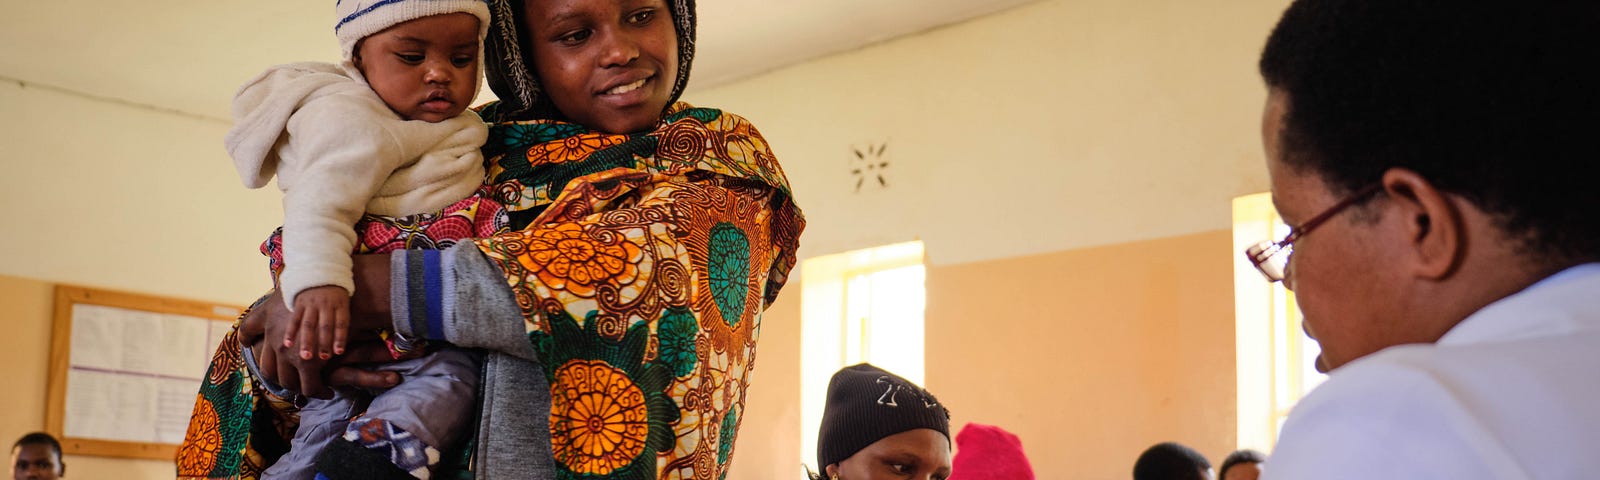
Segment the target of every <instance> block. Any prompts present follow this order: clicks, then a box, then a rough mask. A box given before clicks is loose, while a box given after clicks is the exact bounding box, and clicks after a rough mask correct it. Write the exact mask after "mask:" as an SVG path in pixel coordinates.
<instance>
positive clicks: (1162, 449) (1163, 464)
mask: <svg viewBox="0 0 1600 480" xmlns="http://www.w3.org/2000/svg"><path fill="white" fill-rule="evenodd" d="M1213 478H1215V477H1212V476H1211V462H1210V461H1208V460H1206V457H1205V455H1201V454H1200V452H1196V451H1194V449H1192V448H1189V447H1186V446H1183V445H1182V444H1179V443H1176V442H1162V443H1157V444H1155V445H1152V446H1151V447H1150V448H1147V449H1145V451H1144V453H1141V454H1139V460H1137V461H1135V462H1134V463H1133V480H1212V479H1213Z"/></svg>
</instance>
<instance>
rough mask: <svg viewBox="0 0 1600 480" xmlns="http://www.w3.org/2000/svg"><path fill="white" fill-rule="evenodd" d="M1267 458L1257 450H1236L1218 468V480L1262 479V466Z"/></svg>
mask: <svg viewBox="0 0 1600 480" xmlns="http://www.w3.org/2000/svg"><path fill="white" fill-rule="evenodd" d="M1264 463H1267V456H1266V455H1263V454H1262V453H1261V452H1257V451H1255V450H1250V449H1244V450H1234V452H1233V453H1230V454H1228V458H1225V459H1223V460H1222V466H1221V467H1218V468H1217V480H1256V479H1257V478H1260V477H1261V466H1262V464H1264Z"/></svg>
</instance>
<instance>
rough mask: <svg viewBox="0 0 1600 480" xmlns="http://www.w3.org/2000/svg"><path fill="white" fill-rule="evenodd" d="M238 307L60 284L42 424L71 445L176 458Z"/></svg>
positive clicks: (67, 449) (73, 450)
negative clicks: (214, 355) (213, 359)
mask: <svg viewBox="0 0 1600 480" xmlns="http://www.w3.org/2000/svg"><path fill="white" fill-rule="evenodd" d="M240 310H241V309H240V308H239V307H236V306H231V305H220V304H212V303H206V302H197V301H192V300H182V299H176V298H167V297H159V296H152V295H142V294H135V293H126V292H115V291H109V290H97V289H91V288H82V287H73V286H65V285H61V286H57V287H56V299H55V315H54V324H53V326H52V332H51V339H50V377H49V382H48V390H49V391H48V393H47V396H48V398H47V399H46V404H45V405H46V408H45V427H46V428H47V429H48V430H49V431H50V432H52V433H54V434H55V435H56V436H57V437H59V438H60V439H61V447H62V451H63V452H64V453H69V454H79V455H98V456H109V457H123V458H151V459H161V460H171V459H172V458H173V457H174V456H175V453H176V452H177V446H178V445H177V444H178V443H180V442H182V441H183V436H184V433H185V431H186V430H187V429H188V425H189V413H190V411H191V409H192V408H193V407H194V402H195V395H196V394H197V392H199V389H200V380H201V378H202V377H204V376H205V371H206V367H207V365H208V364H209V363H210V361H211V355H212V353H213V352H215V351H216V348H217V345H218V344H219V343H221V342H222V337H223V336H225V335H227V333H228V332H229V330H231V329H232V328H233V321H234V319H235V318H237V317H238V315H239V312H240Z"/></svg>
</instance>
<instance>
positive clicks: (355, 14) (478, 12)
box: [333, 0, 489, 60]
mask: <svg viewBox="0 0 1600 480" xmlns="http://www.w3.org/2000/svg"><path fill="white" fill-rule="evenodd" d="M333 9H334V12H335V13H337V14H338V18H337V20H336V21H337V22H338V23H337V24H334V26H333V33H334V35H336V36H338V37H339V48H340V49H341V50H343V51H344V58H345V59H346V60H348V59H350V58H351V57H352V56H353V55H354V53H355V48H356V42H359V41H361V39H363V38H367V37H368V36H371V35H372V34H374V33H378V32H381V31H384V30H385V29H387V28H389V27H392V26H395V25H396V24H400V23H403V22H409V21H412V20H416V19H418V18H422V17H427V16H432V15H443V14H446V13H470V14H472V15H473V16H475V17H478V41H479V42H482V41H483V36H484V34H485V33H487V32H488V31H489V2H488V0H338V2H337V3H335V4H334V7H333Z"/></svg>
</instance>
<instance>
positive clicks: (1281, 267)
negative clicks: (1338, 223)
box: [1244, 184, 1383, 283]
mask: <svg viewBox="0 0 1600 480" xmlns="http://www.w3.org/2000/svg"><path fill="white" fill-rule="evenodd" d="M1381 190H1383V185H1382V184H1373V185H1371V186H1368V187H1366V188H1363V189H1361V190H1358V191H1356V192H1355V193H1352V194H1350V195H1349V196H1347V197H1344V200H1340V201H1339V203H1335V204H1333V206H1332V207H1328V209H1327V210H1323V211H1322V213H1319V214H1317V216H1315V217H1311V219H1310V220H1306V222H1305V223H1302V224H1300V226H1298V227H1292V228H1290V229H1289V235H1287V236H1284V237H1283V240H1282V241H1278V242H1274V241H1271V240H1262V241H1261V242H1260V243H1257V244H1255V245H1251V246H1250V248H1246V249H1244V257H1245V258H1247V259H1249V260H1250V264H1251V265H1255V267H1256V270H1258V271H1260V272H1261V275H1262V276H1265V277H1267V281H1268V282H1274V283H1276V282H1281V281H1283V277H1284V275H1285V274H1286V273H1288V271H1289V257H1290V256H1293V255H1294V242H1295V241H1296V240H1299V239H1300V237H1304V236H1306V234H1308V233H1311V229H1313V228H1317V226H1318V225H1321V224H1323V223H1324V222H1327V221H1328V219H1330V218H1333V216H1334V215H1335V214H1338V213H1339V212H1340V211H1343V210H1344V209H1346V208H1350V206H1351V205H1355V204H1357V203H1360V202H1361V201H1362V200H1365V199H1366V198H1367V197H1369V196H1372V194H1374V193H1378V192H1379V191H1381Z"/></svg>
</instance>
